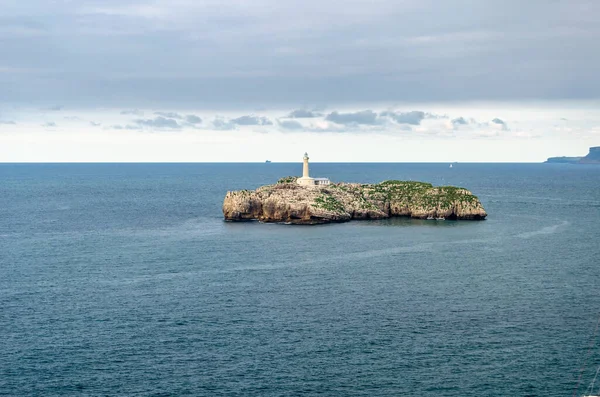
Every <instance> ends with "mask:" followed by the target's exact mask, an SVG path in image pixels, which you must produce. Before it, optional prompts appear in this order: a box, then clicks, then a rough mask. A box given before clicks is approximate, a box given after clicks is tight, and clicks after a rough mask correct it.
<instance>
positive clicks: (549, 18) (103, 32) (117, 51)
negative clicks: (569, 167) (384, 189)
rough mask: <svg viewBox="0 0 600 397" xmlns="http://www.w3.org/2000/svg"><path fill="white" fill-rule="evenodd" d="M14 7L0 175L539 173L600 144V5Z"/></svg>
mask: <svg viewBox="0 0 600 397" xmlns="http://www.w3.org/2000/svg"><path fill="white" fill-rule="evenodd" d="M0 9H1V10H2V12H1V15H0V49H1V51H0V161H264V159H265V158H271V159H272V160H275V161H294V160H296V158H297V157H301V155H302V153H303V152H304V151H305V150H308V151H309V152H315V153H316V154H317V157H318V158H319V160H321V161H542V160H543V159H545V157H548V156H551V155H561V154H565V155H577V154H579V155H583V154H585V153H586V152H587V148H588V147H589V146H592V145H600V114H599V113H600V108H599V106H598V105H599V104H600V101H599V99H600V78H599V77H598V70H600V44H599V43H600V23H599V21H600V1H598V0H589V1H588V0H572V1H555V0H544V1H541V0H527V1H522V0H521V1H513V0H502V1H493V0H488V1H481V0H456V1H455V0H453V1H433V0H371V1H368V2H367V1H355V0H345V1H323V0H319V1H316V0H303V1H296V0H294V1H289V0H251V1H243V0H237V1H230V0H218V1H217V0H209V1H188V0H168V1H167V0H155V1H136V2H134V1H128V0H119V1H116V0H103V1H89V0H72V1H71V0H64V1H48V0H44V1H42V0H38V1H34V0H21V1H12V0H8V1H7V0H0ZM498 148H502V150H500V151H499V150H497V149H498ZM249 149H251V150H249ZM403 150H404V153H402V151H403ZM298 153H299V155H298ZM311 157H312V158H315V156H311Z"/></svg>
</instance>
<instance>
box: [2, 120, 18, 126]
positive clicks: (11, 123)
mask: <svg viewBox="0 0 600 397" xmlns="http://www.w3.org/2000/svg"><path fill="white" fill-rule="evenodd" d="M0 124H10V125H15V124H17V123H16V122H15V121H12V120H0Z"/></svg>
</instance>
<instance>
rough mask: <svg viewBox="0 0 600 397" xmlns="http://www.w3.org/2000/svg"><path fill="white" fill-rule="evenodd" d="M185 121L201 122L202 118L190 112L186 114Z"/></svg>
mask: <svg viewBox="0 0 600 397" xmlns="http://www.w3.org/2000/svg"><path fill="white" fill-rule="evenodd" d="M185 121H186V122H188V123H190V124H200V123H202V119H201V118H200V117H198V116H196V115H195V114H188V115H187V116H185Z"/></svg>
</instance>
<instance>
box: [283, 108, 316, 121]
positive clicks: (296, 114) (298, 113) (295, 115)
mask: <svg viewBox="0 0 600 397" xmlns="http://www.w3.org/2000/svg"><path fill="white" fill-rule="evenodd" d="M320 116H322V114H321V113H318V112H313V111H312V110H306V109H297V110H292V111H291V112H290V114H289V115H288V117H289V118H292V119H308V118H314V117H320Z"/></svg>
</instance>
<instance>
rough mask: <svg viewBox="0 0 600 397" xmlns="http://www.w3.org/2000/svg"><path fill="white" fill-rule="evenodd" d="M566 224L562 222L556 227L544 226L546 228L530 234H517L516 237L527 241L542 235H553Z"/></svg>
mask: <svg viewBox="0 0 600 397" xmlns="http://www.w3.org/2000/svg"><path fill="white" fill-rule="evenodd" d="M568 224H569V222H567V221H562V222H561V223H557V224H556V225H551V226H546V227H543V228H541V229H538V230H533V231H531V232H525V233H519V234H517V235H516V237H519V238H525V239H527V238H531V237H536V236H542V235H546V234H554V233H556V232H558V230H559V229H561V228H562V227H564V226H567V225H568Z"/></svg>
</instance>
